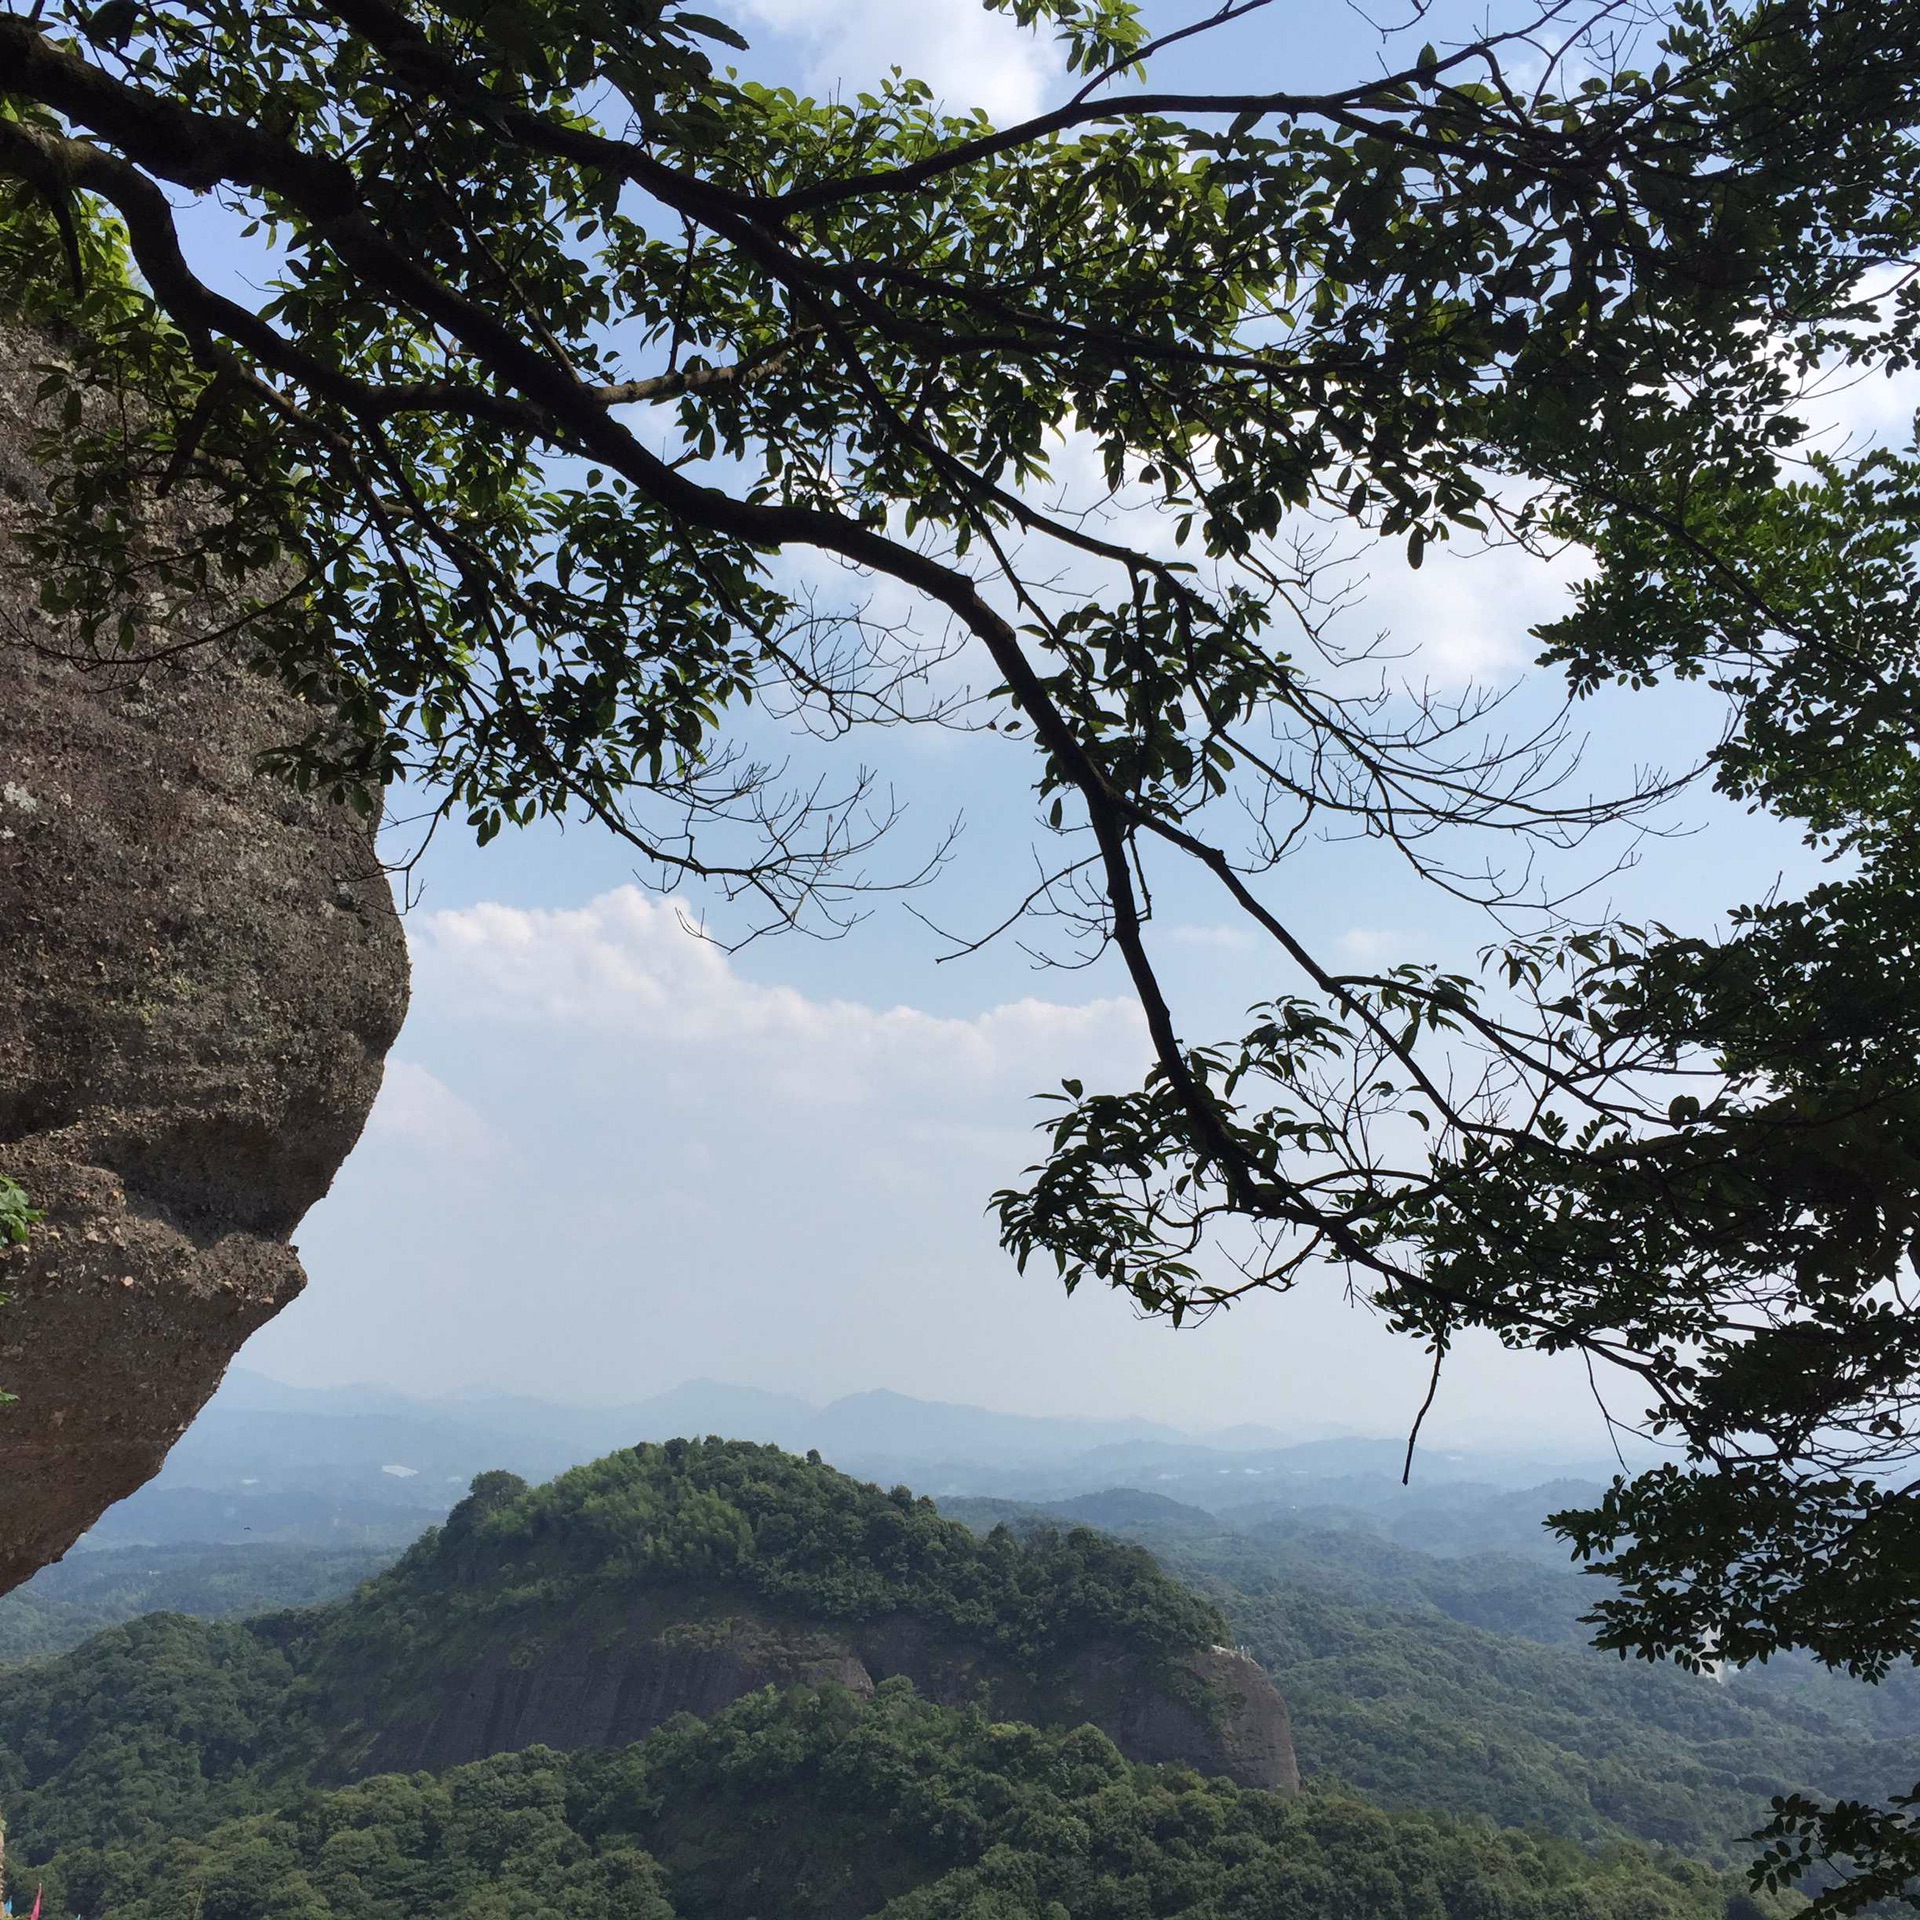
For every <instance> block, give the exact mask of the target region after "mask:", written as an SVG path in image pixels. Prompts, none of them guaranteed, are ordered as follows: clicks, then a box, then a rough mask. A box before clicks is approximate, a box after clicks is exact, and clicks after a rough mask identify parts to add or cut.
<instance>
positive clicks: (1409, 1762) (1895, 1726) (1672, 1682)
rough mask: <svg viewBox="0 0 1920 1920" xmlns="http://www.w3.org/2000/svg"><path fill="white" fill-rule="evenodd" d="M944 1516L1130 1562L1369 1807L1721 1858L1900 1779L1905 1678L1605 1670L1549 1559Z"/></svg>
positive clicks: (1277, 1520)
mask: <svg viewBox="0 0 1920 1920" xmlns="http://www.w3.org/2000/svg"><path fill="white" fill-rule="evenodd" d="M943 1510H944V1511H947V1512H949V1513H952V1514H954V1515H955V1516H956V1517H963V1518H965V1519H967V1520H968V1521H969V1522H970V1524H973V1525H975V1526H977V1527H985V1526H992V1525H995V1524H1008V1525H1011V1526H1013V1527H1015V1528H1018V1527H1020V1526H1023V1525H1039V1526H1042V1527H1046V1526H1057V1525H1060V1524H1063V1523H1067V1522H1080V1523H1085V1524H1093V1525H1098V1526H1102V1527H1105V1528H1106V1529H1108V1530H1109V1531H1112V1532H1115V1533H1118V1534H1121V1535H1123V1536H1124V1537H1126V1538H1128V1539H1131V1540H1135V1541H1138V1542H1141V1543H1142V1544H1144V1545H1146V1546H1148V1547H1149V1548H1151V1550H1152V1551H1153V1552H1154V1554H1155V1555H1156V1556H1157V1557H1158V1558H1159V1560H1160V1561H1161V1562H1162V1564H1163V1565H1165V1566H1167V1567H1168V1568H1169V1569H1170V1570H1172V1571H1174V1572H1176V1573H1178V1574H1180V1575H1181V1576H1182V1577H1183V1578H1184V1579H1186V1580H1188V1581H1190V1582H1191V1583H1192V1584H1193V1585H1194V1586H1195V1587H1196V1588H1197V1589H1198V1590H1199V1591H1201V1592H1203V1593H1205V1594H1207V1595H1208V1596H1209V1597H1210V1598H1211V1599H1212V1600H1213V1601H1214V1602H1215V1604H1217V1605H1218V1606H1219V1607H1220V1609H1221V1611H1222V1613H1223V1614H1224V1616H1225V1617H1226V1619H1227V1621H1228V1624H1229V1627H1230V1629H1231V1631H1232V1633H1233V1636H1234V1639H1235V1641H1236V1643H1237V1644H1240V1645H1242V1646H1244V1647H1246V1648H1247V1649H1248V1650H1249V1651H1250V1652H1251V1653H1252V1654H1253V1655H1254V1657H1255V1658H1256V1659H1257V1660H1259V1662H1260V1663H1261V1665H1262V1666H1263V1667H1265V1669H1266V1670H1267V1671H1268V1672H1269V1673H1270V1674H1271V1675H1272V1676H1273V1678H1274V1681H1275V1683H1276V1685H1278V1686H1279V1688H1280V1690H1281V1692H1282V1693H1284V1694H1285V1696H1286V1698H1287V1702H1288V1705H1289V1708H1290V1711H1291V1716H1292V1722H1293V1730H1294V1737H1295V1740H1296V1742H1297V1745H1298V1749H1299V1755H1300V1765H1301V1769H1302V1773H1303V1776H1304V1777H1305V1778H1308V1779H1328V1778H1331V1779H1337V1780H1340V1781H1343V1782H1345V1783H1347V1784H1348V1785H1350V1786H1353V1787H1355V1788H1357V1789H1360V1790H1362V1791H1364V1792H1365V1793H1366V1795H1367V1796H1368V1797H1369V1798H1370V1799H1373V1800H1375V1801H1378V1802H1379V1803H1381V1804H1383V1805H1386V1806H1395V1807H1407V1808H1415V1807H1418V1808H1435V1809H1444V1810H1446V1811H1448V1812H1450V1813H1455V1814H1479V1815H1484V1816H1485V1817H1487V1818H1489V1819H1492V1820H1494V1821H1497V1822H1499V1823H1500V1824H1502V1825H1506V1826H1524V1827H1535V1828H1542V1829H1545V1830H1546V1831H1548V1832H1552V1833H1556V1834H1561V1835H1565V1836H1568V1837H1571V1838H1574V1839H1578V1840H1581V1841H1584V1842H1587V1843H1590V1844H1594V1843H1598V1844H1604V1843H1605V1842H1607V1841H1608V1840H1611V1839H1618V1838H1621V1837H1625V1836H1629V1835H1631V1836H1633V1837H1635V1838H1638V1839H1642V1840H1654V1841H1660V1842H1665V1843H1667V1844H1670V1845H1673V1846H1677V1847H1681V1848H1684V1849H1686V1850H1687V1851H1688V1852H1690V1853H1694V1854H1697V1855H1700V1856H1703V1857H1706V1858H1712V1859H1718V1860H1733V1859H1743V1858H1745V1857H1746V1850H1745V1849H1744V1848H1743V1847H1742V1846H1741V1845H1740V1844H1739V1842H1740V1841H1741V1840H1742V1839H1743V1837H1744V1836H1745V1835H1746V1834H1748V1833H1750V1832H1752V1831H1753V1830H1754V1828H1755V1827H1757V1826H1758V1825H1759V1824H1760V1823H1761V1821H1762V1820H1763V1819H1764V1818H1765V1815H1766V1809H1767V1805H1768V1802H1769V1801H1770V1800H1771V1798H1772V1796H1773V1795H1775V1794H1777V1793H1785V1792H1790V1791H1793V1790H1796V1789H1813V1790H1818V1791H1821V1792H1824V1793H1826V1794H1829V1795H1845V1794H1858V1795H1865V1796H1868V1797H1873V1796H1876V1795H1879V1794H1882V1793H1886V1792H1895V1791H1904V1790H1905V1789H1906V1788H1908V1787H1910V1786H1911V1785H1912V1783H1913V1782H1914V1781H1915V1780H1916V1779H1920V1681H1916V1676H1915V1675H1914V1672H1913V1670H1912V1669H1911V1668H1903V1669H1901V1670H1899V1671H1898V1672H1896V1674H1895V1675H1894V1676H1893V1677H1892V1679H1891V1680H1890V1682H1889V1684H1888V1686H1887V1687H1885V1688H1872V1687H1866V1686H1862V1685H1859V1684H1857V1683H1854V1682H1850V1681H1847V1680H1844V1679H1841V1678H1839V1677H1836V1676H1833V1675H1830V1674H1825V1673H1823V1672H1820V1671H1818V1670H1815V1669H1813V1668H1811V1667H1808V1666H1806V1665H1804V1664H1801V1665H1795V1666H1792V1667H1788V1668H1784V1669H1764V1668H1759V1669H1754V1670H1753V1671H1751V1672H1749V1673H1741V1674H1730V1675H1727V1676H1725V1677H1724V1678H1722V1679H1718V1680H1716V1679H1711V1678H1706V1677H1703V1676H1700V1675H1695V1674H1689V1673H1685V1672H1682V1671H1681V1670H1679V1669H1677V1668H1674V1667H1669V1666H1650V1665H1647V1664H1645V1663H1643V1662H1637V1661H1633V1662H1630V1661H1622V1660H1619V1659H1617V1658H1614V1657H1613V1656H1611V1655H1604V1654H1600V1653H1596V1652H1595V1651H1593V1649H1592V1648H1591V1647H1590V1646H1588V1645H1587V1644H1586V1630H1585V1629H1583V1628H1582V1626H1581V1624H1580V1619H1579V1616H1580V1614H1581V1613H1582V1612H1584V1611H1585V1610H1586V1609H1587V1608H1588V1607H1590V1606H1591V1605H1592V1602H1593V1598H1594V1596H1595V1593H1596V1591H1597V1584H1596V1582H1594V1581H1593V1580H1591V1579H1590V1578H1587V1577H1585V1576H1583V1575H1581V1574H1580V1573H1578V1572H1577V1571H1575V1570H1574V1569H1573V1568H1572V1567H1571V1566H1568V1565H1565V1564H1563V1565H1561V1566H1558V1567H1555V1566H1552V1565H1549V1564H1546V1563H1544V1562H1543V1561H1542V1560H1539V1559H1532V1558H1520V1557H1515V1556H1507V1555H1500V1554H1490V1553H1480V1554H1475V1555H1473V1556H1471V1557H1442V1556H1438V1555H1433V1554H1427V1553H1420V1552H1415V1551H1413V1550H1411V1549H1408V1548H1405V1547H1401V1546H1397V1545H1395V1544H1394V1543H1393V1542H1392V1541H1390V1540H1387V1539H1385V1538H1382V1537H1380V1536H1379V1535H1377V1534H1372V1533H1369V1532H1365V1531H1360V1530H1357V1529H1356V1528H1354V1527H1353V1526H1351V1525H1348V1526H1341V1527H1336V1528H1331V1529H1325V1528H1317V1527H1315V1526H1314V1525H1313V1524H1312V1516H1310V1515H1306V1516H1303V1515H1299V1514H1290V1515H1289V1514H1282V1515H1281V1516H1279V1517H1269V1518H1265V1519H1261V1518H1259V1517H1258V1516H1257V1515H1256V1517H1255V1524H1254V1525H1253V1526H1252V1527H1251V1528H1250V1529H1249V1530H1247V1531H1240V1530H1238V1529H1236V1528H1234V1527H1231V1526H1229V1525H1228V1524H1227V1523H1226V1522H1225V1521H1224V1520H1222V1519H1221V1518H1220V1517H1219V1516H1218V1515H1214V1514H1209V1513H1206V1512H1203V1511H1201V1510H1200V1509H1197V1508H1193V1507H1187V1506H1183V1505H1181V1504H1180V1503H1177V1502H1174V1501H1171V1500H1167V1499H1165V1498H1164V1497H1161V1496H1156V1495H1153V1494H1143V1493H1141V1492H1138V1491H1136V1490H1132V1489H1125V1488H1116V1489H1114V1490H1112V1491H1111V1492H1109V1493H1106V1494H1102V1495H1097V1496H1092V1497H1089V1498H1081V1499H1075V1500H1071V1501H1064V1502H1061V1503H1058V1504H1057V1505H1053V1506H1038V1507H1035V1506H1029V1507H1022V1506H1019V1505H1017V1504H1015V1503H1011V1502H1006V1501H978V1500H959V1501H948V1502H945V1503H943Z"/></svg>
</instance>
